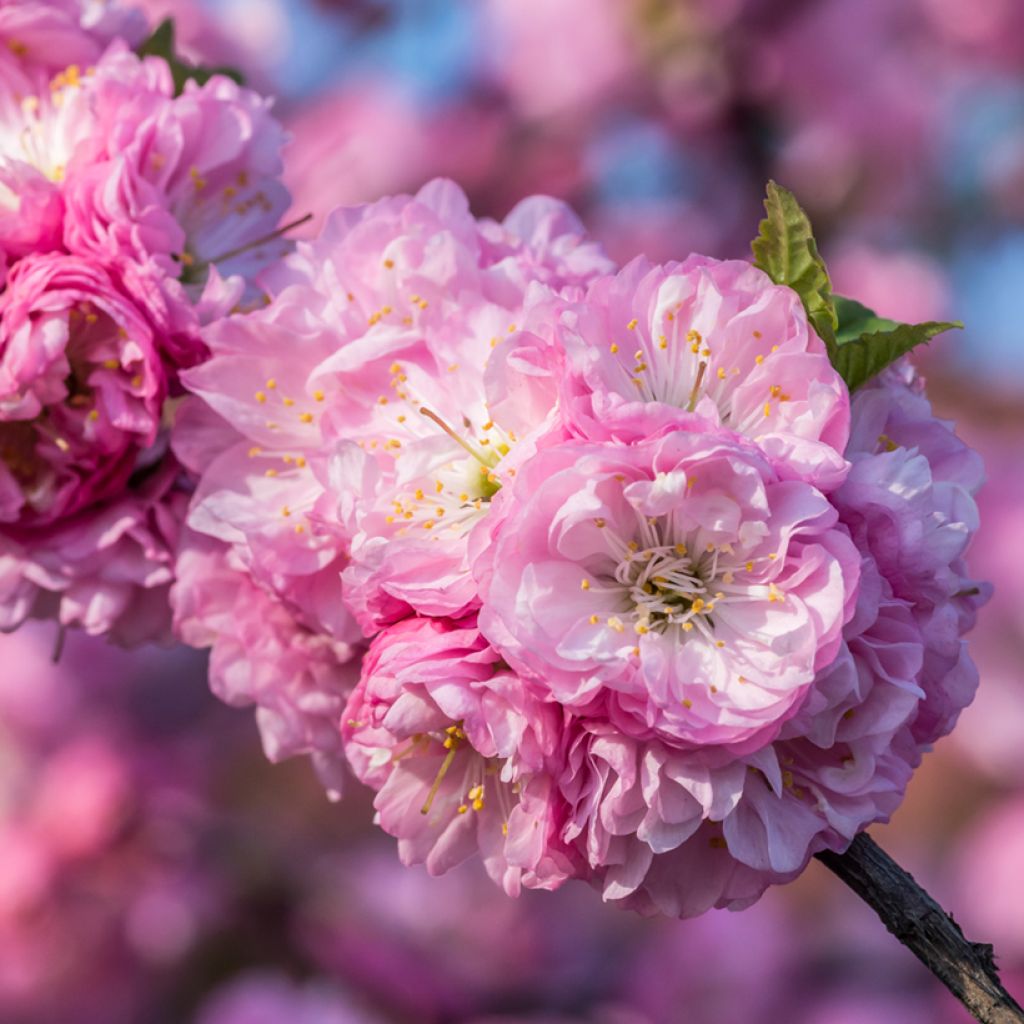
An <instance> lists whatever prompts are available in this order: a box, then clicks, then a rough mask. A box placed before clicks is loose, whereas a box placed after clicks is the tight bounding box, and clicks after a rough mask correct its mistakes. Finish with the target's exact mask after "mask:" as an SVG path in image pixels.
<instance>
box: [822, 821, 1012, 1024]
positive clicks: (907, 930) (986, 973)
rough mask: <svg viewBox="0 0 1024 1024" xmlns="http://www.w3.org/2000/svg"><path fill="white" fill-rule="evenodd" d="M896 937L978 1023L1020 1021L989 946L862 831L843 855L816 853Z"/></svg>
mask: <svg viewBox="0 0 1024 1024" xmlns="http://www.w3.org/2000/svg"><path fill="white" fill-rule="evenodd" d="M817 856H818V860H820V861H821V862H822V863H823V864H824V865H825V866H826V867H827V868H828V869H829V870H830V871H832V872H833V873H834V874H836V875H838V876H839V878H841V879H842V880H843V881H844V882H845V883H846V884H847V885H848V886H849V887H850V888H851V889H852V890H853V891H854V892H855V893H856V894H857V895H858V896H859V897H860V898H861V899H862V900H864V902H865V903H867V904H868V905H869V906H870V907H871V908H872V909H873V910H874V911H875V913H877V914H878V916H879V917H880V918H881V920H882V923H883V924H884V925H885V927H886V928H888V929H889V931H890V932H892V934H893V935H895V936H896V938H897V939H899V940H900V942H902V943H903V945H904V946H906V947H907V948H908V949H909V950H910V951H911V952H912V953H913V954H914V956H916V957H917V958H918V960H920V961H921V962H922V963H923V964H924V965H925V966H926V967H927V968H928V969H929V970H930V971H931V972H932V974H934V975H935V976H936V977H937V978H938V979H939V980H940V981H941V982H942V983H943V984H944V985H945V986H946V988H948V989H949V990H950V992H952V993H953V995H955V996H956V997H957V999H959V1000H960V1002H961V1003H963V1004H964V1006H966V1007H967V1009H968V1010H969V1011H970V1013H971V1015H972V1016H973V1017H974V1018H975V1019H976V1020H979V1021H981V1022H982V1024H1011V1022H1012V1024H1021V1022H1024V1010H1022V1009H1021V1007H1020V1006H1018V1005H1017V1002H1016V1001H1015V1000H1014V998H1013V997H1012V996H1011V995H1010V994H1009V992H1007V991H1006V989H1005V988H1003V985H1002V983H1001V982H1000V980H999V973H998V971H997V970H996V965H995V961H994V959H993V956H992V947H991V946H989V945H987V944H985V943H979V942H971V941H970V940H969V939H967V938H966V937H965V936H964V933H963V932H962V931H961V930H960V926H959V925H958V924H957V923H956V921H954V920H953V918H952V916H951V915H949V914H947V913H946V912H945V911H944V910H943V909H942V907H940V906H939V904H938V903H936V902H935V900H933V899H932V897H931V896H929V895H928V893H927V892H925V890H924V889H922V888H921V886H919V885H918V884H917V882H915V881H914V879H913V878H912V877H911V875H910V874H909V873H908V872H906V871H904V870H903V868H901V867H900V866H899V864H897V863H896V862H895V861H894V860H893V859H892V858H891V857H890V856H889V855H888V854H887V853H886V852H885V851H884V850H883V849H882V848H881V847H880V846H878V844H877V843H875V841H874V840H873V839H871V837H870V836H868V835H867V833H865V832H862V833H860V835H858V836H857V837H856V838H855V839H854V841H853V843H851V845H850V848H849V849H848V850H847V851H846V853H844V854H836V853H832V852H830V851H826V852H824V853H819V854H818V855H817Z"/></svg>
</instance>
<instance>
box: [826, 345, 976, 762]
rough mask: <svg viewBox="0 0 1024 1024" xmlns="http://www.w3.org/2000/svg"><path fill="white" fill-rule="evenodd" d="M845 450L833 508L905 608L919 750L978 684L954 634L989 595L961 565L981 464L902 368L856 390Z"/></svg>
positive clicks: (945, 728) (940, 732) (941, 731)
mask: <svg viewBox="0 0 1024 1024" xmlns="http://www.w3.org/2000/svg"><path fill="white" fill-rule="evenodd" d="M847 454H848V457H849V458H850V459H851V460H852V462H853V468H852V469H851V472H850V476H849V477H848V478H847V480H846V482H845V484H844V485H843V487H842V488H841V489H840V491H839V493H838V494H837V495H836V503H837V506H838V507H839V509H840V515H841V517H842V519H843V521H844V522H845V523H846V524H847V525H848V527H849V529H850V532H851V535H852V536H853V539H854V541H855V543H856V544H857V546H858V548H859V549H860V550H862V551H864V552H869V553H870V554H871V556H872V557H873V558H874V559H875V561H876V563H877V565H878V568H879V571H880V573H881V574H882V576H883V577H884V578H885V579H886V580H887V582H888V583H889V586H890V587H891V590H892V593H893V595H894V597H896V598H899V599H902V600H904V601H906V602H908V603H909V605H910V606H911V607H912V608H913V611H914V619H915V621H916V623H917V625H918V627H919V628H920V630H921V633H922V636H923V639H924V644H925V663H924V668H923V671H922V675H921V678H920V684H921V686H922V688H923V690H924V692H925V695H926V699H925V700H924V701H923V702H922V706H921V709H920V713H919V715H918V718H917V720H916V722H915V723H914V736H915V738H916V740H917V741H918V742H919V743H921V744H929V743H932V742H934V741H935V740H937V739H938V738H939V737H941V736H944V735H946V733H948V732H949V731H950V730H951V729H952V728H953V726H954V724H955V723H956V720H957V717H958V716H959V714H960V712H961V710H963V708H964V707H966V706H967V705H968V704H969V703H970V702H971V699H972V698H973V696H974V691H975V689H976V687H977V684H978V678H977V671H976V670H975V668H974V665H973V663H972V661H971V659H970V657H969V656H968V653H967V646H966V643H965V642H964V641H963V639H962V637H963V635H964V634H965V633H966V632H967V631H968V630H969V629H970V628H971V627H972V626H973V625H974V620H975V617H976V613H977V609H978V608H979V607H980V606H981V604H982V603H984V601H985V600H986V599H987V597H988V595H989V592H990V588H989V587H988V586H987V585H983V584H978V583H977V582H976V581H975V580H973V579H971V578H970V576H969V575H968V573H967V568H966V565H965V562H964V554H965V552H966V549H967V546H968V544H969V543H970V540H971V537H972V536H973V534H974V533H975V531H976V530H977V528H978V510H977V506H976V505H975V502H974V497H973V495H974V494H975V492H976V491H977V490H978V488H979V486H980V485H981V480H982V467H981V460H980V458H979V457H978V455H977V453H976V452H974V451H972V450H971V449H970V448H968V447H967V445H965V444H964V443H963V442H962V441H961V440H960V439H959V438H958V437H957V436H956V435H955V434H954V433H953V429H952V425H951V424H949V423H947V422H945V421H942V420H939V419H936V418H935V416H934V415H933V413H932V410H931V405H930V404H929V402H928V400H927V399H926V398H925V397H924V393H923V382H922V381H921V379H920V378H919V377H918V376H917V375H916V373H915V372H914V370H913V368H912V366H911V365H910V364H909V363H907V362H904V363H902V364H900V365H898V366H896V367H893V368H891V369H890V370H887V371H886V372H885V373H884V374H882V375H881V376H880V377H879V378H877V379H876V380H875V381H874V382H872V384H871V385H870V386H868V387H865V388H863V389H861V391H860V392H858V394H857V396H856V397H855V400H854V411H853V429H852V432H851V440H850V448H849V451H848V453H847Z"/></svg>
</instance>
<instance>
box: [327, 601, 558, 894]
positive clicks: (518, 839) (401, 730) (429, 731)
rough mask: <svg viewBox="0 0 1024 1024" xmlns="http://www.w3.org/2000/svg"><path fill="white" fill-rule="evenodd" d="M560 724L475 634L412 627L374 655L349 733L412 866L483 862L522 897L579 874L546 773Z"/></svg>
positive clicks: (377, 644)
mask: <svg viewBox="0 0 1024 1024" xmlns="http://www.w3.org/2000/svg"><path fill="white" fill-rule="evenodd" d="M559 718H560V716H559V713H558V711H557V709H556V708H555V707H554V706H553V705H551V704H544V703H542V702H541V701H539V700H537V699H536V698H534V697H533V696H532V694H531V693H530V692H529V690H528V688H527V687H526V686H524V685H523V682H522V680H520V679H519V678H518V677H517V676H516V675H515V674H514V673H512V672H510V671H508V670H507V669H505V668H503V667H502V665H501V663H500V658H499V657H498V655H497V653H496V652H495V651H494V650H493V649H492V648H490V647H489V645H488V644H487V642H486V641H485V640H484V639H483V638H482V637H481V635H480V633H479V632H478V630H476V629H475V628H474V627H473V625H472V624H471V623H452V622H449V621H446V620H442V619H405V620H404V621H402V622H400V623H398V624H397V625H395V626H392V627H390V628H389V629H386V630H384V631H382V632H381V633H379V634H378V636H377V637H376V638H375V640H374V642H373V644H372V645H371V646H370V650H369V652H368V653H367V655H366V658H365V659H364V661H363V671H362V678H361V679H360V681H359V685H358V687H357V688H356V690H355V691H354V692H353V694H352V696H351V698H350V699H349V702H348V705H347V707H346V709H345V718H344V727H343V731H344V735H345V738H346V742H347V753H348V758H349V763H350V764H351V765H352V767H353V770H354V771H355V773H356V775H357V776H358V777H359V778H360V780H361V781H363V782H366V783H368V784H369V785H371V786H372V787H373V788H374V789H376V790H377V798H376V800H375V802H374V806H375V808H376V810H377V817H378V820H379V823H380V825H381V827H382V828H383V829H384V830H385V831H386V832H390V833H391V834H392V835H394V836H397V837H398V840H399V844H398V849H399V854H400V856H401V858H402V860H403V862H405V863H406V864H415V863H420V862H422V863H424V864H425V865H426V867H427V870H428V871H429V872H430V873H431V874H442V873H444V872H445V871H447V870H448V869H450V868H452V867H454V866H455V865H456V864H458V863H460V862H461V861H462V860H464V859H465V858H466V857H467V856H469V855H470V854H471V853H475V852H479V853H480V855H481V857H482V859H483V863H484V866H485V867H486V869H487V871H488V874H490V876H491V877H492V878H493V879H494V880H495V881H496V882H498V883H499V884H500V885H502V886H503V887H504V889H505V890H506V892H508V893H509V894H510V895H517V894H518V892H519V889H520V886H521V885H526V886H528V887H539V888H553V887H554V886H556V885H557V884H558V883H559V882H561V881H562V880H563V879H564V878H565V877H566V874H567V868H568V866H569V861H568V856H567V854H566V853H564V852H562V851H559V849H558V846H557V843H556V842H554V841H553V835H554V833H555V830H556V827H557V821H556V820H555V818H554V809H553V807H554V805H553V803H552V799H551V797H552V787H551V780H550V777H549V776H548V774H547V773H546V772H545V767H546V764H547V762H548V761H549V760H550V758H551V757H552V756H553V755H554V754H555V752H556V750H557V748H558V745H559V742H560V733H559Z"/></svg>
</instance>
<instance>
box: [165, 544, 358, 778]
mask: <svg viewBox="0 0 1024 1024" xmlns="http://www.w3.org/2000/svg"><path fill="white" fill-rule="evenodd" d="M176 572H177V582H176V583H175V585H174V589H173V592H172V605H173V607H174V626H175V631H176V633H177V635H178V636H179V637H180V638H181V639H182V640H184V641H185V643H187V644H190V645H191V646H193V647H210V648H212V655H211V658H210V685H211V687H212V689H213V692H214V693H215V694H216V695H217V696H218V697H220V699H221V700H223V701H225V702H226V703H228V704H233V705H236V706H245V705H250V704H255V705H256V709H257V710H256V722H257V724H258V725H259V729H260V734H261V736H262V738H263V748H264V750H265V752H266V755H267V757H268V758H269V759H270V760H271V761H281V760H283V759H285V758H288V757H294V756H296V755H298V754H309V755H310V756H311V757H312V760H313V764H314V767H315V768H316V770H317V773H318V774H319V776H320V778H321V779H322V781H323V783H324V785H325V786H326V787H327V789H328V792H329V793H330V794H331V796H332V797H334V798H336V797H337V796H339V795H340V792H341V786H342V780H343V777H344V772H343V769H342V764H343V758H342V755H341V742H340V735H339V728H338V726H339V722H340V721H341V712H342V708H343V707H344V705H345V699H346V697H347V696H348V694H349V692H350V691H351V689H352V687H353V686H354V684H355V679H356V674H357V672H358V666H357V665H356V664H355V663H353V662H352V661H351V658H352V654H353V651H352V649H351V648H350V647H349V646H347V645H346V644H344V643H341V642H337V641H335V640H333V639H331V637H330V636H327V635H324V634H323V633H321V632H316V631H313V630H311V629H308V628H306V627H304V626H303V625H302V623H301V622H300V621H299V620H298V619H297V618H296V616H295V615H294V614H292V613H291V612H290V611H289V609H288V608H287V607H286V606H285V605H284V604H283V603H282V602H281V601H280V600H278V599H277V598H275V597H274V596H273V595H272V594H271V593H268V592H267V591H266V590H264V589H262V588H261V587H259V586H258V585H256V583H255V582H254V581H253V579H252V578H251V577H250V576H249V575H248V574H246V573H245V572H244V571H243V569H242V567H241V566H240V565H238V564H237V561H236V560H235V559H234V558H233V556H232V553H231V551H230V549H228V548H225V547H224V546H223V545H218V544H216V543H215V542H211V541H208V540H206V539H205V538H204V539H197V538H194V537H189V538H188V543H187V544H185V545H184V546H183V553H182V554H181V556H180V557H179V559H178V561H177V566H176Z"/></svg>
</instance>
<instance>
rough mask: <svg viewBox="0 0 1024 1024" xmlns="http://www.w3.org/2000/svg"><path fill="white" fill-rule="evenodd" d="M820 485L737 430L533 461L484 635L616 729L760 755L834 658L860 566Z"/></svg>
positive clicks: (496, 565) (495, 528)
mask: <svg viewBox="0 0 1024 1024" xmlns="http://www.w3.org/2000/svg"><path fill="white" fill-rule="evenodd" d="M836 520H837V516H836V512H835V510H834V509H833V508H832V506H831V505H830V504H829V503H828V501H827V500H826V499H825V497H824V496H823V495H822V494H821V493H820V492H819V491H817V490H816V489H815V488H813V487H812V486H811V485H809V484H806V483H802V482H800V481H794V480H780V479H779V476H778V474H777V473H776V472H775V470H774V469H773V468H772V465H771V463H770V462H769V461H768V460H767V459H765V458H764V456H763V455H761V453H760V452H758V450H757V449H756V448H754V447H753V446H751V445H749V444H741V443H737V442H736V441H734V440H733V438H732V436H731V435H729V434H717V435H716V434H710V433H696V432H676V433H674V434H671V435H669V436H667V437H665V438H663V439H662V440H660V441H652V442H648V443H645V444H642V445H636V446H634V447H631V448H615V447H610V446H602V445H597V444H592V443H584V442H580V443H568V444H562V445H558V446H555V447H552V448H549V449H547V450H545V451H542V452H540V453H538V454H537V455H536V456H534V458H533V459H531V460H529V461H528V462H526V463H525V464H524V465H522V466H521V467H520V470H519V473H518V475H517V477H516V480H515V484H514V485H513V486H512V487H511V488H505V489H503V491H502V494H501V496H500V501H499V503H498V506H497V507H496V509H495V512H494V514H493V515H492V517H491V518H490V519H489V521H488V522H487V523H485V524H484V525H483V526H482V527H481V529H483V530H486V531H487V533H488V534H489V539H490V543H489V545H488V546H487V547H486V548H485V549H484V553H483V554H482V555H481V557H480V559H479V562H478V565H477V567H476V574H477V580H478V583H479V585H480V588H481V599H482V604H483V609H482V611H481V628H482V630H483V631H484V633H485V634H486V635H487V636H488V637H489V638H490V639H491V641H492V642H493V643H495V644H496V646H497V647H498V649H499V650H500V651H501V652H502V654H503V655H504V656H505V657H506V658H507V659H509V661H510V663H511V664H513V665H522V666H523V667H524V668H525V669H526V670H528V671H530V672H532V673H535V674H536V675H537V676H538V678H539V679H541V680H543V684H544V685H545V686H546V687H547V688H548V689H549V690H550V693H551V694H552V696H553V697H554V698H555V699H557V700H559V701H561V702H562V703H567V704H570V705H572V706H574V707H579V708H586V706H587V705H588V704H589V703H591V702H592V701H595V700H602V701H607V702H608V710H607V712H605V713H607V714H608V715H610V717H611V718H612V720H613V721H614V722H615V724H616V727H617V728H620V729H622V730H624V731H625V732H627V733H628V734H630V735H634V736H645V735H651V734H656V735H661V736H665V737H667V738H669V739H670V740H672V741H679V742H682V743H684V744H697V745H699V746H708V745H714V746H722V747H726V748H732V749H740V748H742V749H756V748H757V747H760V746H763V745H764V743H766V742H768V741H770V740H771V739H772V738H774V736H775V735H777V733H778V730H779V728H780V727H781V725H782V723H783V722H784V721H785V720H786V719H787V718H789V717H790V716H791V715H792V714H793V713H794V712H795V711H796V709H797V708H798V707H799V705H800V702H801V701H802V699H803V697H804V695H805V693H806V690H807V688H808V687H809V686H810V684H811V682H812V681H813V679H814V674H815V672H816V671H818V670H819V669H821V668H823V667H825V666H826V665H828V664H829V662H830V661H831V660H832V659H833V658H834V657H835V654H836V652H837V650H838V646H839V642H840V633H841V630H842V626H843V624H844V622H845V621H846V620H847V619H848V618H849V616H850V614H851V611H852V607H853V600H854V598H855V595H856V587H857V576H858V564H859V558H858V556H857V554H856V552H855V550H854V549H853V547H852V545H851V544H850V542H849V540H848V538H847V536H846V535H845V533H844V532H842V531H841V530H839V529H837V528H836Z"/></svg>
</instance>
